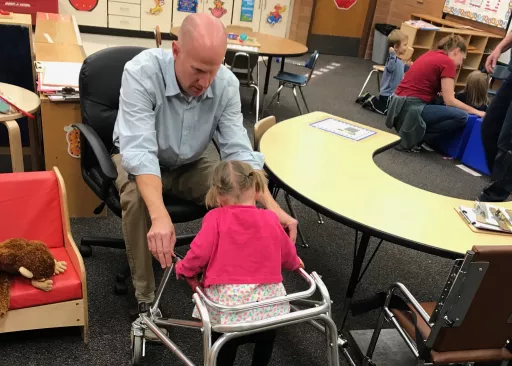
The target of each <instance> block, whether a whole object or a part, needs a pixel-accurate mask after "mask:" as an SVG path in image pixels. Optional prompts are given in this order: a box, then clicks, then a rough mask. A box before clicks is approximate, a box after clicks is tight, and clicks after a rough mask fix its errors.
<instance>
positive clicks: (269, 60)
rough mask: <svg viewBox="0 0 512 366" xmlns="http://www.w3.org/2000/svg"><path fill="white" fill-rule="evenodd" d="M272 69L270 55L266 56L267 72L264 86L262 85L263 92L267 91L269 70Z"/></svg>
mask: <svg viewBox="0 0 512 366" xmlns="http://www.w3.org/2000/svg"><path fill="white" fill-rule="evenodd" d="M271 69H272V56H268V59H267V73H266V74H265V86H264V87H263V94H265V95H267V93H268V81H269V79H270V70H271Z"/></svg>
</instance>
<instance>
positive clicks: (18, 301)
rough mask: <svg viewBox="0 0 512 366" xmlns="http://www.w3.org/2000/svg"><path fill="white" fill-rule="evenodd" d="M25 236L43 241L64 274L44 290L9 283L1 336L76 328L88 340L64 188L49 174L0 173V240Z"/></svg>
mask: <svg viewBox="0 0 512 366" xmlns="http://www.w3.org/2000/svg"><path fill="white" fill-rule="evenodd" d="M11 238H25V239H27V240H38V241H42V242H44V243H45V244H46V245H47V246H48V248H49V250H50V251H51V253H52V254H53V256H54V257H55V259H56V260H58V261H65V262H66V263H67V270H66V271H65V272H64V273H62V274H60V275H58V276H54V277H52V278H51V279H52V280H53V288H52V290H51V291H49V292H43V291H41V290H39V289H36V288H35V287H33V286H31V285H30V281H28V280H27V279H25V278H23V277H21V276H20V277H16V278H15V279H14V280H13V281H11V291H10V297H11V298H10V304H9V311H8V312H7V314H6V315H5V317H3V318H2V319H0V333H7V332H15V331H22V330H29V329H41V328H57V327H69V326H77V327H81V328H82V334H83V338H84V341H85V342H87V340H88V332H87V330H88V313H87V284H86V279H85V267H84V263H83V261H82V256H81V255H80V252H79V251H78V248H77V246H76V244H75V242H74V241H73V237H72V236H71V231H70V224H69V214H68V208H67V199H66V188H65V186H64V181H63V179H62V176H61V175H60V173H59V170H58V169H57V168H54V169H53V171H43V172H29V173H9V174H0V242H3V241H5V240H7V239H11Z"/></svg>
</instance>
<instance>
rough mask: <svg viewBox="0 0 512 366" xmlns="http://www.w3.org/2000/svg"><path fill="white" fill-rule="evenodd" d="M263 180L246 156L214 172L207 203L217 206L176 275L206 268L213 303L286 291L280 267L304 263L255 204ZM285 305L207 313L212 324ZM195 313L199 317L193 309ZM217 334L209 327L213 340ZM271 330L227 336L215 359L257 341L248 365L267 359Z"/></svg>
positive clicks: (282, 309)
mask: <svg viewBox="0 0 512 366" xmlns="http://www.w3.org/2000/svg"><path fill="white" fill-rule="evenodd" d="M265 185H266V181H265V176H264V173H263V172H261V171H255V170H253V169H252V168H251V166H250V165H248V164H247V163H244V162H240V161H224V162H221V163H220V164H219V165H218V166H217V167H216V168H215V171H214V172H213V176H212V184H211V188H210V190H209V192H208V194H207V196H206V204H207V205H208V206H209V207H214V206H218V208H215V209H213V210H211V211H210V212H208V213H207V214H206V216H205V217H204V219H203V224H202V227H201V230H200V231H199V233H198V234H197V236H196V237H195V239H194V240H193V241H192V244H191V245H190V250H189V251H188V252H187V255H186V256H185V258H184V259H183V260H182V261H179V262H178V263H177V265H176V275H177V276H178V277H181V276H183V277H193V276H195V275H197V274H198V273H200V272H202V271H205V274H204V277H203V281H202V282H203V286H204V288H205V289H204V291H205V294H206V296H208V298H209V299H211V300H213V301H215V302H217V303H220V304H223V305H240V304H246V303H252V302H257V301H261V300H265V299H268V298H274V297H278V296H285V295H286V290H285V288H284V286H283V284H282V280H283V278H282V275H281V268H282V267H283V268H285V269H287V270H290V271H293V270H296V269H297V268H299V267H304V264H303V263H302V261H301V259H300V258H299V257H298V256H297V251H296V248H295V244H294V243H293V242H292V241H291V240H290V238H289V237H288V235H287V234H286V232H285V230H284V229H283V227H282V226H281V224H280V223H279V219H278V217H277V215H276V214H275V213H274V212H273V211H270V210H265V209H259V208H257V207H256V199H257V197H258V195H259V194H261V193H262V192H263V191H264V189H265ZM289 311H290V305H289V304H288V303H280V304H277V305H272V306H266V307H264V308H256V309H253V310H250V311H241V312H240V311H239V312H229V311H227V312H221V311H217V310H215V309H209V314H210V320H211V323H212V325H216V324H235V323H241V322H248V321H257V320H263V319H267V318H270V317H275V316H279V315H283V314H286V313H288V312H289ZM193 316H194V317H198V312H197V309H194V313H193ZM220 336H221V334H219V333H213V335H212V338H213V339H212V342H215V341H216V340H217V339H218V338H219V337H220ZM275 336H276V333H275V330H268V331H263V332H259V333H255V334H251V335H248V336H244V337H240V338H235V339H233V340H230V341H228V342H227V343H226V344H225V345H224V346H223V347H222V348H221V350H220V353H219V355H218V359H217V364H218V365H221V366H229V365H233V364H234V362H235V358H236V353H237V348H238V346H239V345H241V344H244V343H255V344H256V346H255V348H254V355H253V361H252V365H253V366H265V365H268V363H269V362H270V358H271V355H272V349H273V345H274V338H275Z"/></svg>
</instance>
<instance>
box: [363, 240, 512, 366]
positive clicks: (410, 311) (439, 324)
mask: <svg viewBox="0 0 512 366" xmlns="http://www.w3.org/2000/svg"><path fill="white" fill-rule="evenodd" d="M490 241H491V242H492V240H490ZM511 261H512V246H492V245H481V246H474V247H473V248H472V249H471V250H470V251H468V252H467V253H466V256H465V258H463V259H458V260H456V261H455V263H454V265H453V268H452V270H451V272H450V274H449V276H448V279H447V281H446V284H445V286H444V289H443V290H442V292H441V295H440V297H439V300H438V301H437V302H424V303H419V302H418V301H417V300H416V299H415V298H414V296H413V295H412V294H411V293H410V292H409V290H408V289H407V288H406V287H405V286H404V285H403V284H401V283H395V284H394V285H392V286H391V287H390V288H389V290H388V291H387V296H386V301H385V304H384V306H383V308H382V311H381V314H380V317H379V320H378V323H377V329H375V332H374V333H373V336H372V339H371V341H370V344H369V346H368V350H367V353H366V357H365V358H364V361H363V365H370V364H372V356H373V352H374V350H375V346H376V344H377V341H378V338H379V334H380V331H381V329H382V327H383V324H384V320H386V321H388V322H391V323H392V325H393V326H394V327H395V328H396V329H397V331H398V333H399V334H400V336H401V337H402V338H403V339H404V341H405V343H406V344H407V346H408V348H409V349H410V350H411V352H412V353H413V355H414V357H415V358H416V359H417V362H418V363H417V364H418V365H425V364H428V365H441V364H443V365H444V364H466V363H472V362H481V363H486V362H500V361H505V360H512V353H511V351H512V347H511V344H510V341H511V335H512V321H511V310H510V309H512V295H511V292H510V291H508V288H509V282H510V277H511V276H512V266H510V263H511ZM395 294H399V295H400V296H398V295H395ZM404 299H405V300H404Z"/></svg>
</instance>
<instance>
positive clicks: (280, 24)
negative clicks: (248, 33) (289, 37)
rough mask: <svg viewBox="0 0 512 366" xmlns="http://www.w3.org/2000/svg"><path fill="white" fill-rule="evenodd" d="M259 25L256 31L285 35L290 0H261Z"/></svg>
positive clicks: (279, 35) (289, 12) (289, 13)
mask: <svg viewBox="0 0 512 366" xmlns="http://www.w3.org/2000/svg"><path fill="white" fill-rule="evenodd" d="M262 1H263V5H262V11H261V20H260V27H259V30H258V32H260V33H265V34H271V35H273V36H278V37H283V38H285V37H286V32H287V29H288V20H289V17H290V15H291V0H262Z"/></svg>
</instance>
